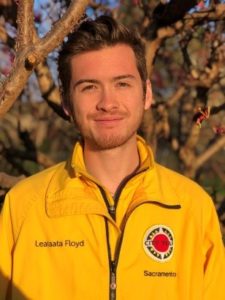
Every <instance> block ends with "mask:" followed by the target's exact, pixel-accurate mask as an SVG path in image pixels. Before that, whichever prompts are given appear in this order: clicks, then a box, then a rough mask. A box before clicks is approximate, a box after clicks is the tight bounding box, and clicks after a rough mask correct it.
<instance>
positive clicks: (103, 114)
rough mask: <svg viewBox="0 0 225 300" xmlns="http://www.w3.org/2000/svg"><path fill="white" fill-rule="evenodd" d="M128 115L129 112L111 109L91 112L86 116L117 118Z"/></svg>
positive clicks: (91, 117)
mask: <svg viewBox="0 0 225 300" xmlns="http://www.w3.org/2000/svg"><path fill="white" fill-rule="evenodd" d="M127 116H129V113H127V112H121V111H112V112H99V113H93V114H90V115H89V116H88V118H90V119H101V118H107V117H109V118H110V117H117V118H124V117H127Z"/></svg>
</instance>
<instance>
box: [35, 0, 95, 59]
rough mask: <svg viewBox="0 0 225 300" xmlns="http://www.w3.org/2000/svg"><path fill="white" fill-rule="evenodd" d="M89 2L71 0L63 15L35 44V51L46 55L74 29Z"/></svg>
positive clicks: (43, 55) (88, 0)
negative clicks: (37, 43)
mask: <svg viewBox="0 0 225 300" xmlns="http://www.w3.org/2000/svg"><path fill="white" fill-rule="evenodd" d="M89 2H90V0H76V1H75V0H73V1H72V2H71V4H70V6H69V8H68V9H67V11H66V12H65V14H64V15H63V17H62V18H61V19H60V20H59V21H57V22H56V24H55V25H54V26H53V28H52V30H51V31H50V32H48V33H47V34H46V36H45V37H44V38H42V39H41V41H40V43H39V45H37V51H38V52H39V53H40V55H41V56H42V57H46V55H47V54H48V53H49V52H51V51H52V50H53V49H54V48H56V47H58V46H59V45H60V44H61V42H62V41H63V39H64V37H65V36H67V35H68V34H69V33H70V31H71V30H73V29H74V26H75V25H76V24H77V23H78V21H79V19H80V18H81V16H82V14H83V13H84V10H85V8H86V6H87V5H88V4H89Z"/></svg>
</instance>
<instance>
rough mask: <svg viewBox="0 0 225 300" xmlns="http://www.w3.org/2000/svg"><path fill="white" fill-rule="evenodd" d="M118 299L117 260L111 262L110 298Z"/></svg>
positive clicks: (111, 299) (112, 299)
mask: <svg viewBox="0 0 225 300" xmlns="http://www.w3.org/2000/svg"><path fill="white" fill-rule="evenodd" d="M115 299H116V272H115V262H114V261H112V262H111V272H110V300H115Z"/></svg>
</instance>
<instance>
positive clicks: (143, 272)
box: [0, 138, 225, 300]
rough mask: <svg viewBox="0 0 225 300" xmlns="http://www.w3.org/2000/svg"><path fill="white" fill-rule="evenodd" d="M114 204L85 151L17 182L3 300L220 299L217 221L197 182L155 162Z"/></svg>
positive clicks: (4, 251)
mask: <svg viewBox="0 0 225 300" xmlns="http://www.w3.org/2000/svg"><path fill="white" fill-rule="evenodd" d="M138 148H139V153H140V158H141V166H140V168H139V170H138V171H137V173H136V174H135V175H133V176H130V178H128V179H127V180H126V181H124V182H123V183H122V184H121V187H120V188H119V189H118V191H117V193H116V196H115V199H113V198H112V197H111V196H110V194H109V192H108V191H107V189H105V188H104V187H103V186H101V184H100V183H99V182H97V181H96V180H95V179H94V178H92V177H91V176H90V175H89V174H87V172H86V170H85V165H84V161H83V157H82V148H81V146H80V144H76V146H75V149H74V153H73V156H72V160H71V161H70V162H68V163H60V164H58V165H56V166H54V167H52V168H50V169H47V170H45V171H43V172H41V173H39V174H36V175H34V176H31V177H30V178H27V179H26V180H24V181H22V182H20V183H19V184H17V185H16V186H15V187H14V188H13V189H12V190H11V191H10V192H9V193H8V195H7V196H6V199H5V203H4V207H3V210H2V212H1V217H0V273H1V274H0V299H1V300H3V299H15V300H20V299H35V300H51V299H52V300H62V299H66V300H70V299H77V300H92V299H93V300H101V299H102V300H108V299H117V300H142V299H143V300H148V299H149V300H201V299H204V300H213V299H215V300H224V299H225V288H224V283H225V258H224V248H223V244H222V239H221V234H220V229H219V224H218V219H217V215H216V212H215V209H214V205H213V202H212V201H211V199H210V198H209V196H208V195H207V194H206V193H205V192H204V191H203V190H202V189H201V188H200V187H199V186H198V185H197V184H196V183H194V182H192V181H191V180H189V179H187V178H185V177H183V176H182V175H179V174H177V173H175V172H173V171H171V170H168V169H166V168H164V167H162V166H160V165H158V164H156V163H155V162H154V160H153V156H152V154H151V151H150V149H149V148H148V147H147V145H146V144H145V142H144V141H143V140H142V139H140V138H138Z"/></svg>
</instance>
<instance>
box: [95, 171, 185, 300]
mask: <svg viewBox="0 0 225 300" xmlns="http://www.w3.org/2000/svg"><path fill="white" fill-rule="evenodd" d="M144 171H146V169H144V170H142V171H140V172H138V173H136V174H131V175H130V176H128V177H127V178H126V179H125V180H124V181H123V182H122V183H121V184H120V186H119V188H118V189H117V191H116V194H115V199H114V201H115V205H110V204H109V202H108V199H107V196H106V192H105V190H104V189H103V188H102V187H101V186H100V185H98V188H99V189H100V192H101V194H102V197H103V199H104V202H105V204H106V206H107V209H108V212H109V214H110V216H111V217H112V218H113V220H116V207H117V204H118V200H119V197H120V195H121V193H122V191H123V189H124V187H125V185H126V184H127V182H128V181H129V180H130V179H131V178H133V177H135V176H137V175H139V174H140V173H142V172H144ZM146 203H149V204H152V205H158V206H160V207H162V208H166V209H180V208H181V206H180V205H179V204H178V205H167V204H164V203H162V202H159V201H153V200H148V201H145V202H142V203H140V204H139V205H137V206H135V207H134V208H133V209H132V211H131V212H130V214H129V215H128V216H127V218H126V220H125V222H124V225H123V228H122V229H121V231H122V235H121V237H120V239H119V240H118V242H117V246H116V251H115V260H112V255H111V253H112V252H111V247H110V242H109V228H108V221H107V219H106V218H105V226H106V240H107V248H108V258H109V270H110V278H109V287H110V291H109V299H110V300H116V269H117V266H118V261H119V255H120V249H121V246H122V241H123V237H124V231H125V227H126V223H127V221H128V219H129V217H130V216H131V214H132V213H133V212H134V210H135V209H136V208H137V207H139V206H141V205H143V204H146Z"/></svg>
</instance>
